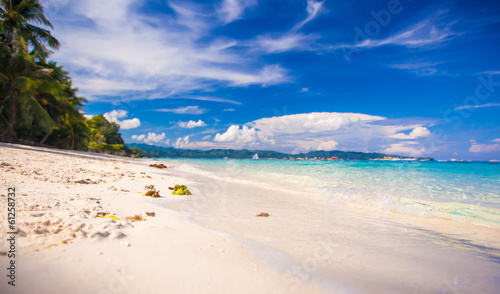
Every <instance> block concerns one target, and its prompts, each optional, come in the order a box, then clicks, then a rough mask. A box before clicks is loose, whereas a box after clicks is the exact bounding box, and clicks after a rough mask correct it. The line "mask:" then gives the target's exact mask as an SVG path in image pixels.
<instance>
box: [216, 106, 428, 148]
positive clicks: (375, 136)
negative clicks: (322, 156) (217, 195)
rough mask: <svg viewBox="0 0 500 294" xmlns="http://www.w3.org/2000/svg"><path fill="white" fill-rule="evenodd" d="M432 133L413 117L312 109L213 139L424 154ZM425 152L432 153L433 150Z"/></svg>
mask: <svg viewBox="0 0 500 294" xmlns="http://www.w3.org/2000/svg"><path fill="white" fill-rule="evenodd" d="M406 132H408V133H406ZM430 135H431V133H430V131H429V130H428V129H427V128H426V127H425V126H424V124H423V123H417V122H413V121H412V120H404V119H403V120H401V119H400V120H391V119H388V118H385V117H381V116H375V115H369V114H363V113H340V112H312V113H301V114H292V115H283V116H275V117H267V118H261V119H257V120H255V121H252V122H249V123H247V124H245V125H243V126H239V125H232V126H230V127H229V128H228V129H227V130H226V131H225V132H223V133H217V134H216V135H215V137H214V140H213V141H214V142H218V143H221V145H220V147H224V148H235V147H238V146H240V147H241V146H242V145H248V146H251V147H255V148H257V147H258V148H271V147H273V146H280V148H281V150H284V151H288V152H289V151H293V152H306V151H310V150H354V151H372V152H373V151H380V150H381V148H384V149H386V148H390V149H389V150H390V151H398V152H406V153H410V152H411V153H412V154H422V152H423V151H421V150H420V149H422V148H419V146H418V144H422V145H424V144H423V143H421V142H420V141H422V142H423V141H425V140H427V138H428V137H429V136H430ZM402 140H404V141H403V142H402ZM390 144H399V145H390ZM389 145H390V147H387V146H389ZM391 147H392V148H391ZM425 152H427V154H429V153H430V152H432V150H425Z"/></svg>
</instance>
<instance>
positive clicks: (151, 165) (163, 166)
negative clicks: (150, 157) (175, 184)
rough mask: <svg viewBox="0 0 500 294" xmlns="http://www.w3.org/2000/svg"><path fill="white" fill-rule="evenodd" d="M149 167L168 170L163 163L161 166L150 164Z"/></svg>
mask: <svg viewBox="0 0 500 294" xmlns="http://www.w3.org/2000/svg"><path fill="white" fill-rule="evenodd" d="M149 166H150V167H156V168H167V166H166V165H164V164H163V163H160V164H158V163H153V164H150V165H149Z"/></svg>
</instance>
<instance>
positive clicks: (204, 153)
mask: <svg viewBox="0 0 500 294" xmlns="http://www.w3.org/2000/svg"><path fill="white" fill-rule="evenodd" d="M127 146H128V147H129V148H135V147H139V148H141V149H142V150H143V151H147V152H148V155H150V154H151V152H154V153H155V157H168V158H225V157H227V158H252V156H254V155H255V154H256V153H257V154H258V155H259V158H263V159H264V158H278V159H282V158H287V159H288V158H299V157H300V158H305V157H308V158H314V157H317V158H332V157H336V158H338V159H358V160H369V159H377V158H384V157H386V156H392V157H399V158H410V157H405V156H398V155H387V154H382V153H374V152H372V153H364V152H354V151H311V152H308V153H301V154H287V153H282V152H277V151H272V150H247V149H241V150H234V149H212V150H190V149H177V148H172V147H160V146H154V145H147V144H136V143H132V144H127ZM420 159H423V158H420ZM425 159H428V160H434V159H433V158H425Z"/></svg>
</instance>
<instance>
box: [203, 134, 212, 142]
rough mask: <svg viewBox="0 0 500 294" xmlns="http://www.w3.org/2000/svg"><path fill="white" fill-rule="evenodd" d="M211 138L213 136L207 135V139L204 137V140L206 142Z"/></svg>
mask: <svg viewBox="0 0 500 294" xmlns="http://www.w3.org/2000/svg"><path fill="white" fill-rule="evenodd" d="M210 138H212V135H206V136H205V137H203V139H202V140H203V141H205V140H209V139H210Z"/></svg>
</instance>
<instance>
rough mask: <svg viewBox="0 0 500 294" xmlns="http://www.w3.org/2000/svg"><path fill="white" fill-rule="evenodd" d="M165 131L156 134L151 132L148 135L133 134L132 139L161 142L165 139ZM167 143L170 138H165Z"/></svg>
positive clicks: (147, 142) (148, 142)
mask: <svg viewBox="0 0 500 294" xmlns="http://www.w3.org/2000/svg"><path fill="white" fill-rule="evenodd" d="M165 137H166V135H165V133H161V134H156V133H153V132H149V133H148V134H147V135H144V134H141V135H132V140H135V141H139V142H144V143H146V144H150V143H159V142H162V141H164V140H165ZM164 143H165V144H168V143H169V140H168V139H167V140H165V142H164Z"/></svg>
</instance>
